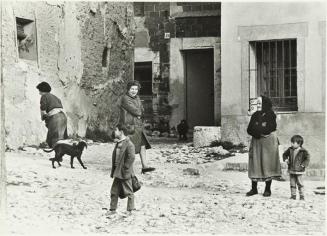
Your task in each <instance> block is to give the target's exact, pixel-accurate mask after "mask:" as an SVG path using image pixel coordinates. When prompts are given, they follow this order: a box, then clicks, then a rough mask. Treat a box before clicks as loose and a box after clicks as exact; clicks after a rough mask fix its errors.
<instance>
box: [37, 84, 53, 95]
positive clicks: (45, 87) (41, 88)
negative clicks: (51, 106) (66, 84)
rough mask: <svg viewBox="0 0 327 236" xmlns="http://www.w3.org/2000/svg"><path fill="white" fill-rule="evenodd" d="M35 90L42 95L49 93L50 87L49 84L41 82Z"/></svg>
mask: <svg viewBox="0 0 327 236" xmlns="http://www.w3.org/2000/svg"><path fill="white" fill-rule="evenodd" d="M36 88H37V89H38V90H39V91H40V92H43V93H50V91H51V86H50V84H48V83H47V82H44V81H43V82H41V83H39V84H38V85H37V86H36Z"/></svg>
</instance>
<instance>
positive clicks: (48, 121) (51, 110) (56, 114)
mask: <svg viewBox="0 0 327 236" xmlns="http://www.w3.org/2000/svg"><path fill="white" fill-rule="evenodd" d="M36 88H37V89H38V90H39V93H40V95H41V101H40V110H41V120H44V121H45V125H46V127H47V128H48V134H47V140H46V142H47V144H48V145H49V147H53V146H54V144H55V143H56V142H57V141H58V140H61V139H66V138H67V137H68V135H67V117H66V115H65V113H64V111H63V106H62V104H61V101H60V99H59V98H57V97H56V96H55V95H53V94H51V93H50V92H51V86H50V85H49V84H48V83H47V82H41V83H39V84H38V85H37V86H36Z"/></svg>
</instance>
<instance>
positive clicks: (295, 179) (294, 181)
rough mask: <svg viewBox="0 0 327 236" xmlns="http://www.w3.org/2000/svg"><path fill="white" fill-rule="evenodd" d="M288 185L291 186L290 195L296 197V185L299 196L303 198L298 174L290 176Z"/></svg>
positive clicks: (300, 176) (300, 177)
mask: <svg viewBox="0 0 327 236" xmlns="http://www.w3.org/2000/svg"><path fill="white" fill-rule="evenodd" d="M290 185H291V195H292V196H295V195H296V185H297V187H298V189H299V194H300V196H304V185H303V179H302V175H301V174H300V175H299V174H290Z"/></svg>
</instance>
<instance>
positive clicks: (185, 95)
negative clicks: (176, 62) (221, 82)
mask: <svg viewBox="0 0 327 236" xmlns="http://www.w3.org/2000/svg"><path fill="white" fill-rule="evenodd" d="M202 50H212V54H213V55H212V56H213V67H214V68H215V59H214V53H215V52H214V50H215V49H214V47H213V46H209V47H202V48H195V49H182V50H180V52H181V54H182V57H183V73H184V101H185V109H184V117H185V119H186V120H187V121H188V109H189V107H188V102H187V95H188V93H187V84H188V82H187V63H186V61H187V59H186V54H187V52H190V51H193V52H194V51H202ZM214 77H215V76H214ZM213 80H215V78H213ZM213 82H214V83H215V81H213ZM213 92H214V93H215V88H214V89H213ZM213 106H214V107H213V109H214V114H213V115H214V117H213V119H214V123H216V119H215V97H214V101H213Z"/></svg>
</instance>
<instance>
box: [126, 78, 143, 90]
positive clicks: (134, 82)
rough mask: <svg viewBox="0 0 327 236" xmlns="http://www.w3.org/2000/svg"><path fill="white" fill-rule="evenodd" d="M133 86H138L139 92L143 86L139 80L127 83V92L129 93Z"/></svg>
mask: <svg viewBox="0 0 327 236" xmlns="http://www.w3.org/2000/svg"><path fill="white" fill-rule="evenodd" d="M132 86H137V87H138V88H139V91H140V89H141V84H140V82H138V81H137V80H133V81H130V82H128V83H127V91H129V90H130V89H131V87H132Z"/></svg>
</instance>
